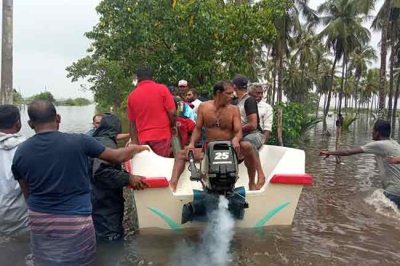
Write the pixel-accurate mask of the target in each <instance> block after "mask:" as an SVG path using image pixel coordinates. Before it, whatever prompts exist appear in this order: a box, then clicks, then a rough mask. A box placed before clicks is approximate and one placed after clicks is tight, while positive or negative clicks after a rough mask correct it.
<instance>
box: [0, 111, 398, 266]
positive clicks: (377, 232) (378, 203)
mask: <svg viewBox="0 0 400 266" xmlns="http://www.w3.org/2000/svg"><path fill="white" fill-rule="evenodd" d="M58 111H59V113H60V114H61V116H62V127H61V129H62V130H63V131H71V132H85V131H87V130H88V129H89V128H90V123H91V117H92V115H93V114H94V112H95V110H94V107H93V106H88V107H58ZM328 124H331V125H332V124H333V121H328ZM24 127H25V128H24V130H23V132H24V133H29V134H30V135H31V134H32V133H31V131H30V129H27V128H26V126H25V125H24ZM321 127H322V125H318V127H317V128H315V129H313V130H311V132H309V134H308V138H307V139H308V140H306V141H304V143H303V144H301V145H300V147H301V148H302V149H304V150H305V152H306V155H307V156H306V162H307V165H306V170H307V172H308V173H310V174H312V175H313V177H314V184H313V185H312V186H309V187H305V188H304V190H303V193H302V195H301V198H300V201H299V204H298V207H297V211H296V215H295V218H294V222H293V224H292V226H289V227H273V228H271V227H267V228H265V230H264V231H263V232H262V233H260V232H255V231H253V230H242V229H240V230H236V231H235V232H234V236H233V240H232V243H231V248H230V260H229V263H228V264H227V265H399V264H400V251H399V250H400V212H399V210H397V209H396V208H394V206H393V205H392V204H391V203H390V202H389V201H387V200H386V199H385V197H384V196H383V194H382V192H381V190H380V187H381V183H380V178H379V176H378V170H377V166H376V163H375V160H374V157H373V156H371V155H358V156H353V157H347V158H345V157H343V158H342V164H340V165H337V164H336V163H335V159H334V158H329V159H327V160H325V159H323V158H321V157H319V156H318V151H319V150H321V149H327V148H329V149H334V143H335V138H334V136H332V137H330V138H327V137H322V135H321ZM331 132H333V130H332V131H331ZM370 132H371V125H370V123H369V122H368V121H367V120H366V119H365V117H363V118H362V119H359V120H358V121H356V122H355V123H354V125H352V127H351V130H350V132H349V133H347V134H344V135H343V137H342V140H341V146H342V147H345V146H359V145H363V144H365V143H367V142H369V141H370V139H371V137H370V135H371V133H370ZM126 216H127V217H126V218H127V220H128V222H126V224H127V225H128V226H130V224H132V223H131V222H130V221H129V220H132V217H131V214H130V212H129V211H128V214H127V215H126ZM200 241H201V237H199V232H198V231H185V232H183V233H171V232H169V233H167V232H165V231H154V230H143V231H141V232H140V233H139V234H138V235H137V234H135V233H134V231H133V230H132V229H130V228H128V232H127V236H126V237H125V241H124V242H121V243H117V244H112V245H101V246H99V248H98V258H97V260H96V262H95V265H96V266H109V265H110V266H111V265H121V266H125V265H126V266H128V265H177V264H176V257H177V256H178V257H182V258H188V259H187V260H186V261H190V263H188V264H187V265H190V266H195V265H196V266H197V265H199V264H196V263H195V262H193V260H190V258H191V257H195V256H197V255H198V253H197V252H198V247H199V244H200V243H199V242H200ZM188 247H189V248H188ZM29 254H30V252H29V237H28V236H25V237H20V238H17V239H15V238H14V239H9V238H0V266H14V265H15V266H17V265H18V266H20V265H31V264H32V262H31V258H30V255H29ZM210 260H211V258H210ZM180 261H185V260H184V259H181V260H180ZM201 261H204V260H201ZM207 265H213V263H212V262H211V261H210V263H207ZM181 266H184V265H181Z"/></svg>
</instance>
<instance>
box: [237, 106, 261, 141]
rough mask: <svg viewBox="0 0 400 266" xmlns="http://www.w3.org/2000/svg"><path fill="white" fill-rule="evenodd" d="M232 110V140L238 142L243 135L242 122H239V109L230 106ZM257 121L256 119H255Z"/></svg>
mask: <svg viewBox="0 0 400 266" xmlns="http://www.w3.org/2000/svg"><path fill="white" fill-rule="evenodd" d="M232 109H233V110H234V113H233V121H232V123H233V127H232V128H233V136H234V137H233V138H234V139H237V140H238V141H240V140H241V139H242V138H243V133H242V122H241V121H240V111H239V108H237V107H236V106H232ZM256 120H257V118H256Z"/></svg>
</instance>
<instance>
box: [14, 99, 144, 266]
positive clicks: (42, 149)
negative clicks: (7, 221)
mask: <svg viewBox="0 0 400 266" xmlns="http://www.w3.org/2000/svg"><path fill="white" fill-rule="evenodd" d="M28 115H29V119H30V120H29V121H28V124H29V126H30V127H31V128H32V129H33V130H34V131H35V133H36V134H35V135H34V136H33V137H31V138H29V139H28V140H27V141H25V142H24V143H22V144H21V145H20V146H19V147H18V149H17V151H16V153H15V156H14V160H13V165H12V172H13V174H14V178H15V179H16V180H17V181H18V182H19V184H20V186H21V189H22V191H23V193H24V195H25V198H26V201H27V205H28V213H29V220H30V229H31V249H32V254H33V260H34V264H35V266H64V265H65V266H69V265H89V264H91V263H92V262H93V260H94V258H95V252H96V239H95V231H94V227H93V221H92V217H91V212H92V205H91V201H90V179H89V176H88V159H87V158H88V157H98V158H100V159H102V160H105V161H108V162H111V163H122V162H124V161H127V160H130V159H131V158H132V157H133V156H134V155H135V154H136V153H138V152H141V151H143V150H146V149H147V147H143V146H137V145H132V146H129V147H126V148H122V149H110V148H106V147H104V146H103V145H102V144H101V143H100V142H98V141H97V140H95V139H94V138H92V137H90V136H87V135H85V134H68V133H62V132H59V131H58V129H59V124H60V121H61V118H60V116H59V115H58V114H57V113H56V109H55V107H54V105H53V104H51V103H49V102H47V101H35V102H33V103H32V104H30V105H29V107H28Z"/></svg>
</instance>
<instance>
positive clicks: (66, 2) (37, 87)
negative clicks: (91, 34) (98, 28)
mask: <svg viewBox="0 0 400 266" xmlns="http://www.w3.org/2000/svg"><path fill="white" fill-rule="evenodd" d="M99 3H100V0H34V1H32V0H22V1H14V87H15V88H16V89H17V90H20V91H21V92H22V94H23V95H24V96H30V95H33V94H37V93H39V92H41V91H43V90H44V88H45V87H46V88H47V90H48V91H50V92H51V93H53V95H54V96H55V97H56V98H67V97H88V98H92V97H93V96H92V94H91V93H90V92H83V91H82V90H81V89H80V87H79V83H71V82H70V80H69V79H67V78H66V75H67V72H66V71H65V68H66V67H67V66H69V65H70V64H71V63H72V62H74V61H76V60H78V59H79V58H81V57H83V56H85V54H86V49H87V48H88V47H89V44H90V41H89V40H88V39H87V38H86V37H84V33H85V32H87V31H90V30H91V28H92V27H93V26H94V25H95V24H96V23H97V21H98V16H97V14H96V11H95V7H96V6H97V5H98V4H99Z"/></svg>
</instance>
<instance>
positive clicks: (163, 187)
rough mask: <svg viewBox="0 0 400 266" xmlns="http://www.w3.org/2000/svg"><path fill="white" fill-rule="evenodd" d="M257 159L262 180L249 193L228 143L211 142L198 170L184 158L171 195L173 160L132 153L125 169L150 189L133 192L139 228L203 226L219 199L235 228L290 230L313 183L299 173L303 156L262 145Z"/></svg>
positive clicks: (242, 169) (243, 171)
mask: <svg viewBox="0 0 400 266" xmlns="http://www.w3.org/2000/svg"><path fill="white" fill-rule="evenodd" d="M259 154H260V160H261V164H262V167H263V170H264V174H265V176H266V183H265V185H264V186H263V188H262V189H261V190H255V191H253V190H252V191H250V190H248V183H249V182H248V181H249V180H248V176H247V169H246V167H245V166H244V164H240V165H238V163H237V158H236V153H235V151H234V149H233V147H232V146H231V143H230V142H227V141H214V142H210V143H208V145H207V149H206V151H205V153H204V158H203V161H202V163H201V167H200V171H199V170H198V167H199V165H197V166H196V165H195V163H194V160H193V155H192V154H189V159H190V162H188V163H186V167H185V171H184V172H183V174H182V175H181V177H180V179H179V183H178V187H177V190H176V192H175V193H173V192H172V190H171V188H170V187H169V180H170V178H171V174H172V168H173V166H174V159H171V158H164V157H160V156H158V155H157V154H155V153H154V152H153V151H151V150H150V151H144V152H141V153H139V154H137V155H136V156H135V157H134V158H133V159H132V160H131V161H130V162H127V163H126V164H125V166H126V168H127V170H128V171H130V172H131V173H132V174H135V175H141V176H144V177H145V178H146V181H147V182H148V183H149V185H150V188H148V189H145V190H142V191H135V202H136V210H137V215H138V222H139V228H149V227H153V228H154V227H156V228H163V229H173V230H179V229H182V228H186V227H195V226H202V225H204V222H205V221H206V218H207V213H208V211H211V210H212V209H213V208H215V207H216V205H217V203H218V198H219V195H225V196H226V198H227V199H228V200H229V211H230V212H231V214H232V216H233V217H234V218H235V219H236V226H237V227H245V228H251V227H262V226H269V225H291V224H292V221H293V216H294V213H295V211H296V207H297V203H298V201H299V198H300V194H301V191H302V188H303V186H304V185H311V184H312V177H311V176H310V175H307V174H305V173H304V168H305V154H304V151H302V150H298V149H292V148H285V147H278V146H268V145H263V146H262V147H261V149H260V150H259Z"/></svg>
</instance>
